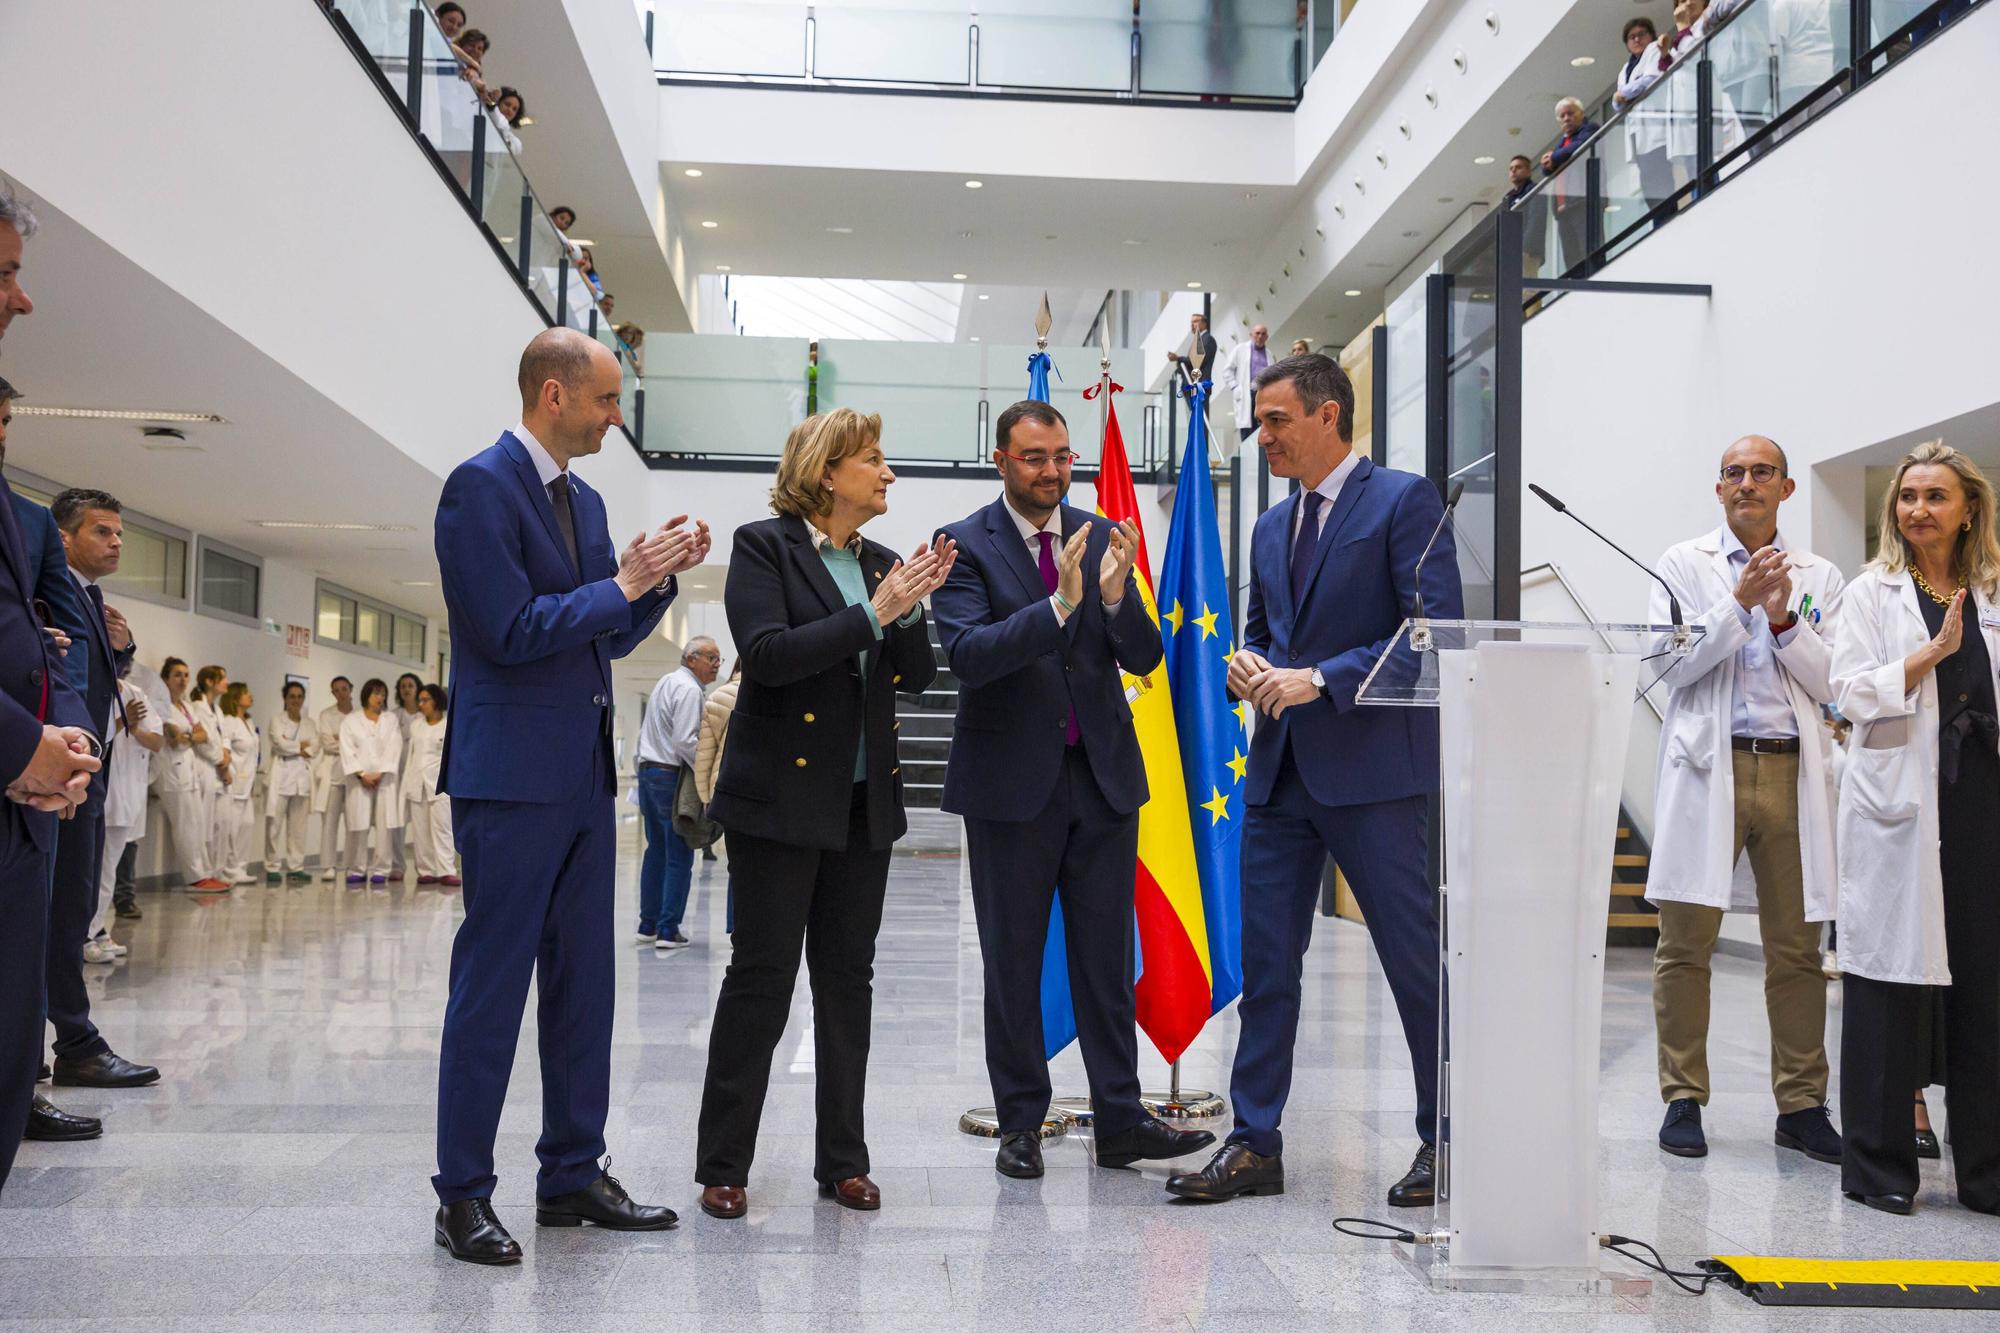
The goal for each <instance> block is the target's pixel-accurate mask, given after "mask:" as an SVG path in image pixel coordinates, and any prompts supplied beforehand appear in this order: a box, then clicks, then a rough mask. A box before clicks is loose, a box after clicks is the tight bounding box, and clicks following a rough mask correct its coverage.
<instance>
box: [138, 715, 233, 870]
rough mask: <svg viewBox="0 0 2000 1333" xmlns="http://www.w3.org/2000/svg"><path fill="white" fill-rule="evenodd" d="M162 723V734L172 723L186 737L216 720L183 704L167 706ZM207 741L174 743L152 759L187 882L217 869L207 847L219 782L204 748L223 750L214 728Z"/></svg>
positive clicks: (156, 789)
mask: <svg viewBox="0 0 2000 1333" xmlns="http://www.w3.org/2000/svg"><path fill="white" fill-rule="evenodd" d="M160 721H161V723H162V724H163V725H162V732H161V734H162V735H164V734H165V730H164V728H165V726H169V725H170V726H172V727H173V728H174V729H175V730H177V731H179V732H181V733H182V735H183V737H185V736H186V734H187V733H189V732H192V731H193V730H194V728H195V725H196V723H201V724H202V725H203V726H204V727H206V726H208V723H209V722H210V721H213V717H212V715H211V716H210V718H209V719H207V720H204V719H203V717H202V713H201V710H200V705H199V704H197V703H194V702H192V701H189V700H183V701H182V702H181V703H179V704H175V703H172V702H169V703H168V704H167V705H166V706H165V708H164V709H163V710H162V712H161V715H160ZM208 737H209V739H208V740H207V741H206V742H203V743H201V744H198V745H185V744H183V745H176V744H174V743H173V742H172V741H171V740H170V741H168V742H167V743H166V744H164V745H162V746H161V747H160V752H159V753H158V754H156V755H154V756H153V790H154V792H156V793H157V794H158V796H159V798H160V814H161V816H162V817H163V818H164V819H165V820H166V822H167V827H168V828H169V829H170V830H172V832H173V835H174V852H175V854H176V856H177V857H178V859H179V861H180V866H181V874H182V876H183V878H185V879H186V880H187V882H188V883H189V884H193V883H195V882H196V881H198V880H204V879H208V878H209V877H210V876H211V875H212V874H213V873H214V870H215V863H214V861H213V860H212V859H211V857H210V846H209V834H210V830H211V828H212V827H213V825H214V823H215V809H214V801H213V800H212V799H211V798H210V795H209V790H210V788H211V787H217V786H220V785H221V784H219V783H218V782H217V781H216V777H215V766H214V765H213V764H212V763H211V762H209V761H208V760H207V759H205V758H203V755H202V751H203V749H204V748H205V747H214V748H215V749H216V753H218V754H219V753H220V752H221V751H220V747H219V746H215V732H214V731H213V730H212V729H211V730H210V731H209V732H208ZM204 772H205V773H206V774H207V775H208V776H207V780H206V781H207V784H208V785H207V786H204V785H203V777H202V775H203V773H204Z"/></svg>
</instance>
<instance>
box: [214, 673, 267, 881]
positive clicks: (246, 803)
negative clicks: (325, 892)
mask: <svg viewBox="0 0 2000 1333" xmlns="http://www.w3.org/2000/svg"><path fill="white" fill-rule="evenodd" d="M255 703H256V700H255V699H254V698H253V697H252V696H251V694H250V687H249V686H248V685H245V684H243V683H242V682H241V681H239V682H237V683H236V684H234V685H231V686H230V687H229V688H228V689H226V690H224V691H223V692H222V699H221V702H220V703H219V704H218V705H217V706H216V712H217V713H218V714H220V715H221V719H222V721H221V730H222V743H223V744H224V745H225V746H227V747H228V749H229V780H228V785H227V786H225V787H224V788H223V790H222V803H221V818H222V870H221V872H220V873H221V875H222V877H223V878H224V879H226V880H228V881H229V882H230V883H232V884H255V883H256V882H257V877H256V876H255V875H252V874H251V873H250V866H249V862H250V853H251V851H252V850H253V847H252V844H253V842H254V841H255V838H254V835H255V832H256V819H257V810H256V803H255V802H254V801H252V800H251V793H252V792H253V791H254V790H255V788H256V785H257V760H258V756H259V755H260V754H261V752H262V749H263V745H262V742H261V741H260V740H259V738H258V735H257V728H256V726H255V725H254V724H253V723H252V722H251V721H250V709H251V706H252V705H253V704H255Z"/></svg>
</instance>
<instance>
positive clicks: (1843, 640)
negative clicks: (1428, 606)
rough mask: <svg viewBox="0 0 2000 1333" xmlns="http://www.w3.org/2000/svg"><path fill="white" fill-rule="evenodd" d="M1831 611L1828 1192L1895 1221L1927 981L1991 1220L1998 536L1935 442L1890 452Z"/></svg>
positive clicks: (1906, 1206)
mask: <svg viewBox="0 0 2000 1333" xmlns="http://www.w3.org/2000/svg"><path fill="white" fill-rule="evenodd" d="M1880 531H1881V537H1880V542H1879V546H1878V548H1877V550H1876V553H1875V559H1874V561H1873V562H1872V563H1871V564H1870V565H1869V567H1868V569H1867V570H1866V571H1865V572H1864V573H1863V574H1862V575H1861V577H1860V578H1858V579H1856V580H1855V581H1854V585H1853V586H1852V587H1851V588H1849V589H1848V591H1847V597H1846V598H1845V600H1844V601H1843V602H1842V604H1841V609H1840V617H1839V621H1840V623H1839V626H1838V628H1837V629H1836V631H1835V636H1834V655H1833V675H1834V687H1835V689H1836V690H1837V692H1838V696H1837V697H1838V701H1839V704H1840V711H1841V713H1842V714H1844V715H1845V716H1846V717H1847V718H1848V719H1849V720H1850V721H1851V722H1853V723H1854V735H1853V738H1852V739H1851V740H1850V741H1849V742H1848V751H1847V775H1846V781H1845V782H1844V783H1843V784H1842V786H1841V789H1840V816H1839V838H1840V940H1839V945H1838V952H1839V963H1840V971H1841V988H1842V1011H1843V1012H1842V1019H1841V1041H1840V1060H1841V1068H1840V1085H1841V1086H1840V1110H1841V1120H1842V1122H1843V1123H1844V1124H1845V1125H1846V1126H1847V1133H1848V1140H1847V1155H1846V1157H1845V1159H1844V1160H1843V1162H1842V1164H1841V1187H1842V1188H1843V1189H1844V1190H1845V1191H1846V1193H1847V1196H1848V1197H1849V1198H1851V1199H1855V1200H1857V1201H1859V1202H1862V1203H1866V1204H1868V1205H1869V1206H1870V1207H1872V1208H1878V1209H1881V1210H1882V1211H1884V1212H1890V1213H1907V1212H1909V1211H1911V1209H1912V1207H1913V1206H1914V1199H1915V1195H1916V1191H1917V1184H1918V1178H1917V1145H1916V1140H1915V1139H1914V1137H1913V1136H1912V1135H1911V1133H1910V1089H1911V1088H1912V1087H1914V1086H1916V1084H1917V1082H1918V1065H1919V1061H1920V1059H1921V1052H1920V1051H1919V1049H1918V1041H1917V1028H1918V1023H1919V1016H1920V1014H1921V1012H1922V1009H1923V1006H1925V1005H1926V1004H1928V1003H1931V1002H1933V997H1932V995H1931V994H1930V993H1928V992H1927V991H1926V989H1925V988H1926V987H1941V988H1943V1000H1944V1004H1943V1010H1944V1013H1943V1019H1944V1056H1945V1070H1944V1080H1943V1081H1944V1085H1945V1090H1946V1093H1947V1097H1948V1100H1947V1103H1946V1109H1947V1112H1948V1114H1949V1117H1950V1120H1951V1124H1950V1135H1949V1138H1950V1142H1951V1154H1952V1159H1953V1166H1954V1168H1955V1171H1956V1174H1957V1180H1958V1201H1959V1202H1960V1203H1961V1204H1963V1205H1965V1206H1966V1207H1967V1208H1971V1209H1973V1210H1975V1211H1977V1212H1983V1213H2000V893H1996V892H1995V887H1994V886H1995V878H1994V876H1995V866H1996V865H2000V751H1996V743H1995V742H1996V735H2000V721H1996V704H1995V700H1996V698H2000V677H1996V675H1995V666H1996V664H2000V543H1996V541H1995V537H1994V494H1993V487H1992V485H1991V484H1990V483H1988V481H1987V480H1986V478H1985V477H1984V476H1983V475H1981V474H1980V471H1979V469H1978V468H1977V467H1976V466H1974V465H1973V463H1972V461H1971V460H1970V459H1968V458H1966V457H1965V455H1963V454H1961V453H1959V452H1958V451H1957V450H1956V449H1951V448H1948V447H1946V446H1945V445H1943V444H1941V443H1936V442H1933V443H1930V444H1921V445H1918V446H1917V447H1916V448H1915V449H1913V450H1911V451H1910V453H1909V454H1908V455H1906V456H1905V457H1904V458H1903V461H1902V463H1901V464H1900V465H1899V466H1898V467H1897V469H1896V476H1895V478H1894V480H1893V481H1892V482H1891V483H1890V485H1889V490H1888V493H1887V495H1886V496H1884V498H1883V504H1882V517H1881V528H1880Z"/></svg>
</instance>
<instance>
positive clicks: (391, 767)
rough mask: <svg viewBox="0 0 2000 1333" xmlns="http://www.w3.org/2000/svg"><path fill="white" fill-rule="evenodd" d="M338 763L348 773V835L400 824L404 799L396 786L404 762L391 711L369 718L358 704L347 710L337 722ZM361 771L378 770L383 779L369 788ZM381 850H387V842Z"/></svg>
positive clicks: (392, 827)
mask: <svg viewBox="0 0 2000 1333" xmlns="http://www.w3.org/2000/svg"><path fill="white" fill-rule="evenodd" d="M340 766H341V768H342V769H343V770H344V771H345V772H346V774H347V777H346V778H345V779H344V781H345V782H346V784H347V836H348V837H349V839H352V838H353V837H354V835H355V834H357V833H363V832H366V831H367V830H369V829H371V828H374V829H379V830H382V831H384V832H386V831H388V830H390V829H399V828H401V827H402V826H403V800H402V796H401V795H400V794H399V793H398V791H397V786H396V774H397V773H398V772H399V771H400V770H401V768H402V766H403V729H402V728H401V727H399V726H397V725H396V719H395V717H394V716H393V715H392V714H389V713H384V714H382V716H380V717H378V718H376V719H375V720H373V721H372V722H371V721H370V720H369V718H368V714H367V713H365V712H363V711H362V710H361V709H359V708H357V709H355V710H354V711H353V712H351V713H349V714H348V715H347V720H346V721H345V722H343V723H341V724H340ZM363 773H380V774H381V775H382V780H381V781H380V782H379V783H377V784H376V785H375V787H374V788H373V789H372V790H371V789H369V788H368V787H365V786H363V785H362V783H361V775H362V774H363ZM381 850H382V851H383V852H386V851H387V844H386V842H385V843H384V844H383V846H382V849H381Z"/></svg>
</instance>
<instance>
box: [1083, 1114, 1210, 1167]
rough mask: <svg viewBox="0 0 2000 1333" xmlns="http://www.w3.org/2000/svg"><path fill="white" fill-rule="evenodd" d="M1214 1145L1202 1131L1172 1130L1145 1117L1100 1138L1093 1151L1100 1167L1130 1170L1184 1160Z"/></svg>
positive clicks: (1152, 1118) (1170, 1126) (1098, 1137)
mask: <svg viewBox="0 0 2000 1333" xmlns="http://www.w3.org/2000/svg"><path fill="white" fill-rule="evenodd" d="M1213 1142H1215V1135H1213V1134H1211V1133H1209V1132H1208V1131H1207V1130H1205V1129H1175V1128H1174V1127H1173V1126H1172V1125H1170V1124H1168V1123H1167V1122H1166V1121H1164V1120H1160V1119H1157V1118H1155V1117H1153V1116H1147V1117H1146V1118H1145V1119H1144V1120H1141V1121H1140V1122H1139V1123H1138V1124H1136V1125H1134V1126H1132V1128H1130V1129H1123V1130H1120V1131H1118V1132H1117V1133H1116V1134H1100V1135H1098V1136H1097V1138H1096V1140H1095V1142H1094V1143H1093V1145H1092V1146H1093V1147H1095V1148H1096V1150H1097V1164H1098V1165H1099V1166H1130V1165H1132V1163H1134V1162H1143V1161H1149V1160H1158V1159H1164V1158H1169V1157H1185V1156H1187V1155H1188V1154H1189V1153H1191V1152H1200V1151H1201V1150H1202V1149H1203V1148H1206V1147H1207V1146H1208V1145H1209V1144H1211V1143H1213Z"/></svg>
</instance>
